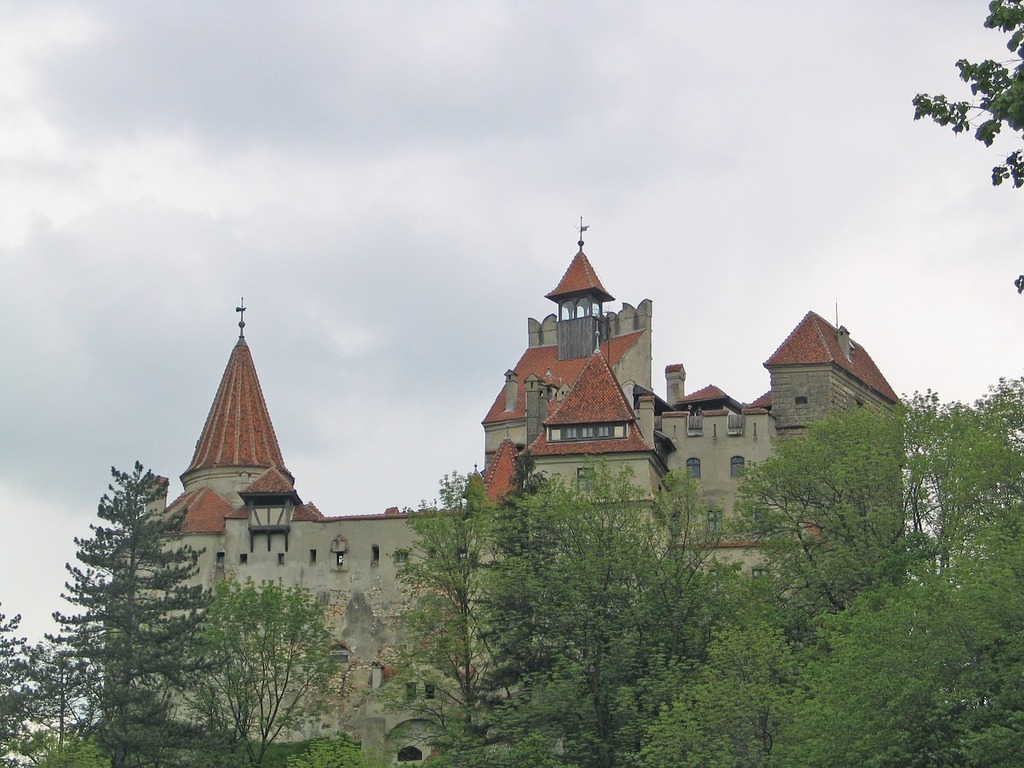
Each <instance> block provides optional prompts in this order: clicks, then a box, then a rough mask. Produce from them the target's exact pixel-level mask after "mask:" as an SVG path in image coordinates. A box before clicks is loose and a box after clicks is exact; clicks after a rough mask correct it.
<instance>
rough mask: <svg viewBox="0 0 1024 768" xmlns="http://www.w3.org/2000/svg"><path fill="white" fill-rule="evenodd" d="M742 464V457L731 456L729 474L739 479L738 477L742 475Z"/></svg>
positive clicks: (743, 462)
mask: <svg viewBox="0 0 1024 768" xmlns="http://www.w3.org/2000/svg"><path fill="white" fill-rule="evenodd" d="M744 464H746V461H745V460H744V458H743V457H742V456H733V457H732V458H731V459H730V460H729V474H730V475H731V476H732V477H739V476H740V475H742V474H743V465H744Z"/></svg>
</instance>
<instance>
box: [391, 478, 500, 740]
mask: <svg viewBox="0 0 1024 768" xmlns="http://www.w3.org/2000/svg"><path fill="white" fill-rule="evenodd" d="M440 496H441V498H440V501H439V503H435V504H434V505H432V506H427V505H423V506H422V507H421V508H420V510H419V511H418V512H415V513H414V514H412V515H410V516H409V518H408V525H409V526H410V527H411V528H412V529H413V531H414V532H415V533H416V535H417V537H418V540H417V544H416V547H415V550H414V552H413V553H412V554H411V555H410V557H409V560H408V562H407V563H406V565H405V566H404V567H403V568H402V570H401V571H400V573H399V578H400V579H401V580H402V581H403V582H404V583H405V584H407V585H409V587H410V589H411V590H412V591H413V593H414V594H415V595H416V603H415V605H414V606H413V607H412V609H411V610H410V611H409V612H408V613H407V614H406V615H405V618H404V626H405V628H406V630H407V631H408V633H409V641H408V643H407V644H406V646H405V649H404V650H403V652H402V655H401V659H400V667H401V672H400V673H399V675H398V676H397V677H396V678H395V679H393V680H392V681H391V690H392V694H391V700H390V702H389V703H390V704H391V705H392V706H393V707H395V708H398V709H401V710H403V711H405V712H411V713H414V714H415V715H416V716H417V717H418V718H420V719H424V720H426V721H427V722H429V723H431V724H432V725H433V726H434V728H435V729H436V731H437V735H436V736H435V737H434V743H435V744H436V745H438V746H441V747H443V748H445V749H447V750H448V751H449V752H453V751H463V752H465V751H467V750H470V749H472V747H473V745H475V744H476V743H477V742H479V741H480V740H481V739H482V738H483V734H484V730H485V726H484V724H483V720H482V710H483V697H484V694H485V690H486V686H487V685H488V684H489V682H490V681H489V677H490V672H491V667H492V664H493V662H494V655H493V653H492V652H491V649H490V648H489V647H488V645H487V642H486V638H485V633H484V624H483V618H482V615H481V614H482V604H483V602H484V600H485V594H484V590H485V581H484V580H485V569H486V562H487V561H489V560H490V559H491V550H490V545H489V536H490V533H489V531H490V525H491V515H492V513H493V510H492V508H491V506H490V503H489V501H488V499H487V495H486V491H485V489H484V485H483V481H482V479H481V478H480V476H479V475H470V476H468V477H467V476H464V475H458V474H451V475H448V476H446V477H445V478H444V479H443V480H442V481H441V487H440Z"/></svg>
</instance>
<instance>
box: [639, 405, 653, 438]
mask: <svg viewBox="0 0 1024 768" xmlns="http://www.w3.org/2000/svg"><path fill="white" fill-rule="evenodd" d="M639 416H640V419H639V421H640V431H641V432H643V434H644V437H646V438H647V439H648V441H650V443H651V444H652V445H653V444H654V395H641V396H640V408H639Z"/></svg>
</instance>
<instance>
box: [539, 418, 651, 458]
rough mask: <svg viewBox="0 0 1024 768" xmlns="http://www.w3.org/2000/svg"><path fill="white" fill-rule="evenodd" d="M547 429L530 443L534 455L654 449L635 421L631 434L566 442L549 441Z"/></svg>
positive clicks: (579, 454) (602, 453) (637, 451)
mask: <svg viewBox="0 0 1024 768" xmlns="http://www.w3.org/2000/svg"><path fill="white" fill-rule="evenodd" d="M547 434H548V433H547V430H544V431H542V432H541V433H540V435H539V436H538V437H537V439H536V440H534V441H533V442H532V443H531V444H530V453H532V454H533V455H534V456H604V455H606V454H609V453H639V452H643V451H653V450H654V448H653V447H652V446H651V444H650V443H649V442H647V440H646V439H644V436H643V435H642V434H640V428H639V427H638V426H637V425H636V422H633V423H632V424H630V426H629V435H628V436H627V437H626V438H625V439H623V438H609V439H604V440H566V441H565V442H556V443H549V442H548V439H547Z"/></svg>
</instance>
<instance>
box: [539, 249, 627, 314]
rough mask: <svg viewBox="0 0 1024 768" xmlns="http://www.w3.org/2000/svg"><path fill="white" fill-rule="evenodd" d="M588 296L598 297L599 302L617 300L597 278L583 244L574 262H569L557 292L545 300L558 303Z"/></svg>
mask: <svg viewBox="0 0 1024 768" xmlns="http://www.w3.org/2000/svg"><path fill="white" fill-rule="evenodd" d="M586 294H590V295H593V296H595V297H597V299H598V300H599V301H614V300H615V297H614V296H612V295H611V294H610V293H608V291H606V290H605V289H604V286H603V285H601V278H599V277H598V276H597V272H595V271H594V267H593V266H591V264H590V259H588V258H587V255H586V254H585V253H583V245H582V243H581V244H580V250H579V251H578V252H577V254H576V255H575V256H573V257H572V261H571V262H569V268H568V269H567V270H565V274H564V275H562V279H561V280H560V281H559V283H558V285H557V286H556V287H555V290H553V291H551V293H549V294H547V296H546V297H545V298H548V299H551V300H552V301H558V300H560V299H568V298H576V297H577V296H584V295H586Z"/></svg>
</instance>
